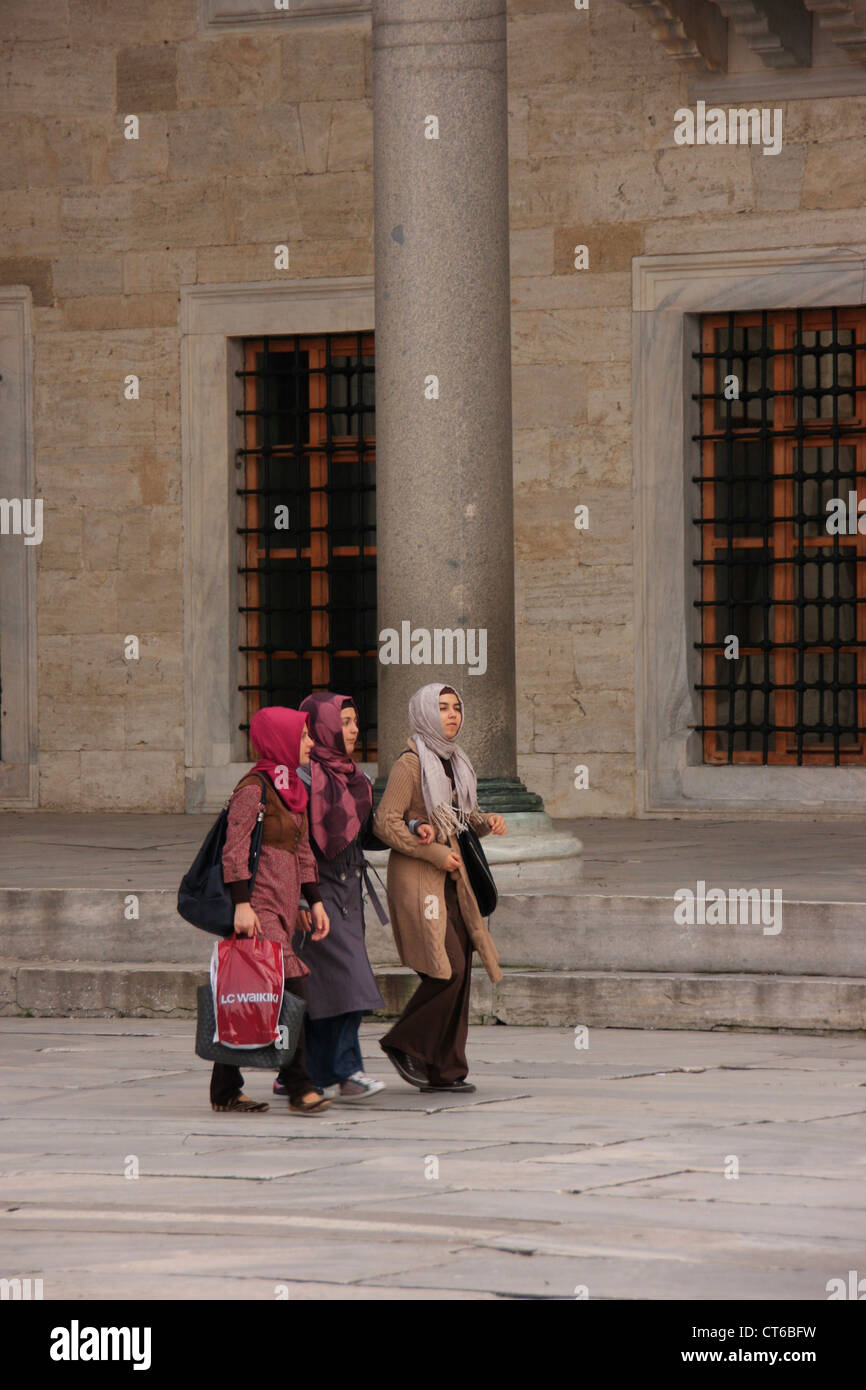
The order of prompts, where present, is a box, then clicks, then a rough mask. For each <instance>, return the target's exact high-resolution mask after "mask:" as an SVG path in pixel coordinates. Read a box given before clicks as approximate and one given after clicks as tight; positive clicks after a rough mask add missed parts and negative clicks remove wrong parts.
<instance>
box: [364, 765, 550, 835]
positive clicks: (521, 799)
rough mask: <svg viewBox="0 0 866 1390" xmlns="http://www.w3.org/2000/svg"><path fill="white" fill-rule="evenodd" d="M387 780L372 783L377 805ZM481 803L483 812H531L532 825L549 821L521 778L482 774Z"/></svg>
mask: <svg viewBox="0 0 866 1390" xmlns="http://www.w3.org/2000/svg"><path fill="white" fill-rule="evenodd" d="M386 781H387V778H385V777H377V778H376V780H375V782H374V783H373V805H374V806H378V804H379V801H380V799H381V796H382V793H383V792H384V790H385V783H386ZM478 805H479V806H480V807H481V809H482V811H497V812H498V813H499V815H500V816H508V815H511V816H514V815H531V816H532V817H533V818H534V819H533V822H532V824H536V825H539V826H540V825H542V824H543V823H546V824H548V825H549V824H550V817H549V816H548V815H547V813H546V811H545V809H544V802H543V801H542V799H541V797H540V796H538V794H537V793H536V792H531V791H528V790H527V788H526V787H525V786H524V785H523V783H522V782H521V780H520V778H519V777H479V778H478ZM539 817H540V818H541V819H539Z"/></svg>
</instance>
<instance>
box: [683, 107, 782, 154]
mask: <svg viewBox="0 0 866 1390" xmlns="http://www.w3.org/2000/svg"><path fill="white" fill-rule="evenodd" d="M777 126H778V129H777ZM674 144H675V145H763V147H764V154H779V152H780V151H781V149H782V108H781V106H776V107H775V108H774V109H773V110H772V111H771V110H770V108H769V107H767V106H764V107H761V108H760V109H759V108H758V107H757V106H750V107H749V108H748V109H746V107H744V106H737V107H731V109H730V110H729V111H725V110H724V108H723V107H721V106H711V107H710V108H709V110H708V109H707V103H706V102H705V101H699V102H698V104H697V113H695V112H694V111H692V110H691V109H690V108H689V107H688V106H681V107H679V109H678V110H677V111H675V112H674Z"/></svg>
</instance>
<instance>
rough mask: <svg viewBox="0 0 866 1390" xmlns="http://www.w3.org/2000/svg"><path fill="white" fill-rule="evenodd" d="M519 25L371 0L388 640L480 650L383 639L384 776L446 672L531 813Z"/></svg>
mask: <svg viewBox="0 0 866 1390" xmlns="http://www.w3.org/2000/svg"><path fill="white" fill-rule="evenodd" d="M505 21H506V5H505V0H374V3H373V116H374V127H373V129H374V135H373V152H374V186H375V221H376V266H375V282H376V480H377V509H378V510H377V527H378V546H379V556H378V575H379V593H378V605H379V632H380V636H381V634H382V633H383V632H384V631H385V630H386V629H391V630H392V631H393V632H394V633H395V634H396V637H397V639H398V642H399V646H400V648H401V650H400V652H399V655H400V656H403V657H405V656H407V655H410V654H411V651H412V649H413V647H414V650H415V652H416V654H418V655H421V656H422V657H423V656H424V655H425V653H424V651H423V645H422V644H423V641H424V638H423V635H420V633H419V630H421V629H423V630H425V631H426V632H427V633H428V634H429V635H430V638H431V641H433V640H435V630H436V629H439V630H440V631H444V630H452V631H453V630H456V629H463V630H464V631H465V633H466V636H467V638H468V637H469V636H470V634H471V633H472V632H474V634H475V638H476V646H475V648H474V651H470V652H468V653H467V661H466V663H465V664H459V662H458V660H457V659H456V656H457V653H456V651H455V650H452V651H451V652H450V653H449V651H448V649H447V647H448V639H447V638H444V639H443V646H442V649H441V655H442V659H441V660H438V661H437V660H431V662H430V664H415V663H411V662H407V663H406V664H403V663H402V662H401V663H400V664H383V663H382V661H381V655H382V654H383V652H384V642H383V640H380V642H379V649H380V664H379V768H380V773H381V774H385V775H386V774H387V772H388V769H389V768H390V766H391V763H392V762H393V760H394V758H395V757H396V756H397V755H398V754H399V753H400V750H401V749H402V747H403V745H404V742H405V737H406V732H407V713H406V705H407V702H408V699H409V696H410V695H411V693H412V692H413V690H415V689H417V688H418V687H419V686H420V685H423V684H425V683H426V682H427V681H430V680H436V679H438V678H439V677H440V676H441V677H442V679H443V682H446V683H448V684H453V685H454V686H455V688H456V689H457V690H459V691H460V693H461V694H462V695H463V697H464V700H465V703H466V732H465V737H464V738H463V739H462V744H463V746H464V747H465V748H466V750H467V752H468V753H469V755H470V757H471V758H472V760H473V762H474V764H475V768H476V771H477V772H478V775H479V780H480V781H482V782H483V788H482V797H481V801H482V805H484V806H486V807H487V809H490V810H493V809H499V808H502V809H506V810H511V811H527V812H532V811H540V810H541V809H542V805H541V801H540V799H539V798H538V797H535V796H532V795H530V793H528V792H527V791H526V789H525V788H524V787H523V786H522V784H521V783H520V782H519V781H518V780H517V775H516V774H517V762H516V732H515V690H514V679H515V668H514V547H513V517H512V505H513V502H512V498H513V485H512V461H511V326H510V275H509V255H508V251H509V246H508V229H509V221H508V108H507V80H506V51H505ZM437 392H438V395H437ZM407 625H408V626H407ZM412 633H414V634H415V637H414V638H413V637H412V636H411V634H412ZM482 633H483V634H484V638H483V639H482V637H481V634H482ZM407 639H408V640H407ZM457 640H458V641H459V640H461V639H459V638H458V639H457ZM482 640H486V669H485V670H484V671H483V673H482V671H481V661H480V659H479V657H480V652H481V651H483V647H480V646H479V645H478V644H479V643H480V642H481V641H482ZM393 645H395V644H393V643H392V646H393ZM435 654H436V653H435V647H434V648H433V650H432V652H431V653H430V655H431V656H432V657H434V658H435ZM470 655H471V656H473V657H474V658H475V660H474V665H475V666H476V667H477V668H478V670H477V674H473V673H472V666H471V665H469V662H468V658H469V656H470ZM449 656H450V657H451V659H450V660H449V659H448V658H449Z"/></svg>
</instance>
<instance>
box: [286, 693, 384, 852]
mask: <svg viewBox="0 0 866 1390" xmlns="http://www.w3.org/2000/svg"><path fill="white" fill-rule="evenodd" d="M348 699H349V696H348V695H334V694H332V693H331V692H330V691H328V690H324V691H320V692H319V693H318V694H316V695H308V696H307V698H306V700H302V701H301V709H302V710H305V711H306V712H307V713H308V714H309V717H310V734H311V735H312V737H313V738H314V739H315V742H314V744H313V747H312V750H311V752H310V782H311V790H312V794H311V796H310V830H311V832H312V835H313V839H314V840H315V841H316V844H317V845H318V846H319V849H320V850H321V851H322V854H323V855H324V856H325V858H326V859H333V858H335V856H336V855H338V854H339V853H340V851H341V850H343V849H345V848H346V846H347V845H350V844H351V843H352V841H353V840H354V839H355V837H356V836H357V834H358V831H359V830H360V829H361V826H362V825H363V823H364V821H365V820H366V819H367V816H368V815H369V813H370V808H371V806H372V804H373V792H372V788H371V787H370V783H369V781H368V779H367V778H366V777H365V776H364V774H363V772H362V771H361V769H360V768H359V767H358V765H357V763H356V762H355V761H354V759H353V758H350V757H349V754H348V753H347V752H346V745H345V743H344V742H343V722H342V717H341V716H342V709H343V705H344V704H345V703H346V701H347V700H348Z"/></svg>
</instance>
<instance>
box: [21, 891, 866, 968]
mask: <svg viewBox="0 0 866 1390" xmlns="http://www.w3.org/2000/svg"><path fill="white" fill-rule="evenodd" d="M176 901H177V899H176V892H175V890H174V889H172V890H168V889H146V890H143V891H141V892H139V893H137V894H134V895H133V894H131V893H130V891H129V889H128V888H117V889H110V888H92V889H84V888H43V889H40V888H2V889H0V936H2V941H3V950H4V954H5V955H6V956H7V957H9V958H12V959H15V960H20V961H30V962H34V963H35V962H42V961H45V960H53V961H70V962H73V961H77V960H98V961H100V962H102V963H107V964H110V963H131V964H140V965H142V966H145V965H150V964H152V963H153V962H158V963H165V964H167V965H187V966H198V967H200V968H201V969H205V968H206V966H207V963H208V959H209V956H210V949H211V945H212V942H213V938H212V937H209V936H208V935H207V934H206V933H204V932H200V931H196V929H195V928H194V927H191V926H189V925H188V924H187V923H186V922H184V921H183V920H182V919H181V918H180V917H178V915H177V912H176V907H175V905H176ZM674 907H675V904H674V901H673V898H672V897H671V896H660V895H658V894H627V893H610V894H605V893H593V892H581V891H578V890H575V889H568V890H565V889H557V888H548V889H547V890H546V891H536V892H521V891H519V890H518V891H514V892H503V893H502V894H501V895H500V899H499V906H498V907H497V910H496V913H495V914H494V916H493V917H492V919H491V928H492V933H493V938H494V941H495V942H496V946H497V949H498V951H499V957H500V962H501V964H502V966H503V968H506V967H507V968H509V969H516V970H551V971H560V970H562V971H575V970H580V971H613V970H618V971H637V972H645V971H647V972H653V973H655V972H658V971H668V972H674V973H682V972H685V973H687V974H691V973H700V972H710V973H720V974H736V973H742V974H747V975H749V974H755V975H789V976H803V975H806V976H813V975H826V976H837V977H843V978H844V977H851V978H854V979H860V978H862V977H864V976H866V931H864V930H863V923H864V921H866V903H862V902H810V901H788V900H786V901H783V903H782V919H781V930H780V931H778V932H775V931H773V930H772V929H771V930H770V931H767V930H765V928H764V926H762V925H761V923H760V922H758V923H752V922H750V923H748V924H746V925H739V926H691V927H685V926H679V925H677V924H676V923H675V922H674ZM130 912H137V914H138V916H137V917H130V916H129V915H128V914H129V913H130ZM367 947H368V951H369V954H370V959H371V960H372V961H373V962H375V963H376V964H377V965H381V966H395V965H397V964H399V960H398V957H397V953H396V950H395V948H394V942H393V938H392V935H391V929H390V927H388V926H385V927H383V926H382V925H381V924H380V923H379V921H378V919H377V918H376V917H375V915H374V914H373V913H372V911H371V910H370V909H368V912H367Z"/></svg>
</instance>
